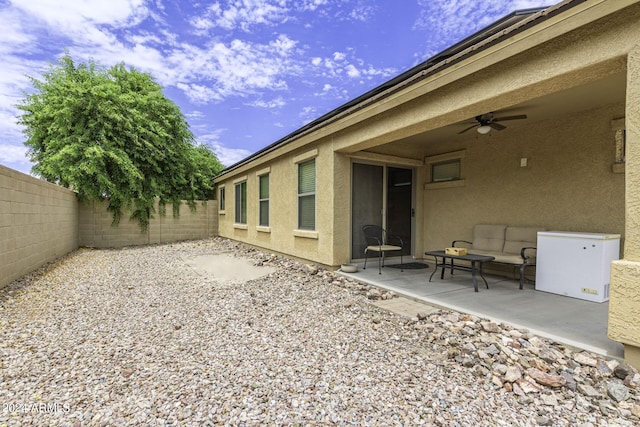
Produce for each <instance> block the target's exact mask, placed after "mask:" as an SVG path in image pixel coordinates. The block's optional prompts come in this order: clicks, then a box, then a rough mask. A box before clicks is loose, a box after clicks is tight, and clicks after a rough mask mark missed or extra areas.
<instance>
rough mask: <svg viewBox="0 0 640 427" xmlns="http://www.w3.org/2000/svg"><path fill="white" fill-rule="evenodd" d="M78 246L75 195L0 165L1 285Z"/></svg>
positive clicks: (0, 286)
mask: <svg viewBox="0 0 640 427" xmlns="http://www.w3.org/2000/svg"><path fill="white" fill-rule="evenodd" d="M77 248H78V201H77V198H76V194H75V193H74V192H73V191H71V190H68V189H66V188H62V187H59V186H57V185H54V184H51V183H48V182H45V181H42V180H40V179H37V178H34V177H32V176H29V175H26V174H23V173H21V172H18V171H15V170H13V169H9V168H7V167H4V166H1V165H0V288H2V287H4V286H6V285H7V284H9V283H11V282H12V281H14V280H16V279H18V278H19V277H21V276H23V275H25V274H27V273H29V272H31V271H33V270H35V269H37V268H38V267H40V266H42V265H44V264H46V263H47V262H50V261H53V260H55V259H56V258H59V257H61V256H63V255H65V254H67V253H69V252H72V251H74V250H76V249H77Z"/></svg>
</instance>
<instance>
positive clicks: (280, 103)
mask: <svg viewBox="0 0 640 427" xmlns="http://www.w3.org/2000/svg"><path fill="white" fill-rule="evenodd" d="M246 105H250V106H252V107H258V108H268V109H274V108H282V107H284V106H285V105H286V103H285V101H284V99H283V98H282V97H281V96H280V97H277V98H275V99H272V100H270V101H265V100H262V99H257V100H255V101H252V102H248V103H247V104H246Z"/></svg>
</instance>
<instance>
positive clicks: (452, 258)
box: [362, 224, 545, 292]
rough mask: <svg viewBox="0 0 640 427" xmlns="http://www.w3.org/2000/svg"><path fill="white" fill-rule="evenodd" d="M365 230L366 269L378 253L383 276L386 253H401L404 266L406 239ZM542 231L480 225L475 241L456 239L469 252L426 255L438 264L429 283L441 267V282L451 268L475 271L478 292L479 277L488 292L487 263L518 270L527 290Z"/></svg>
mask: <svg viewBox="0 0 640 427" xmlns="http://www.w3.org/2000/svg"><path fill="white" fill-rule="evenodd" d="M362 230H363V232H364V234H365V238H366V240H367V247H366V248H365V251H364V252H365V262H364V267H363V268H364V269H366V268H367V260H368V254H369V252H375V253H376V254H377V258H378V273H379V274H382V267H384V258H385V254H386V252H396V251H399V252H400V263H401V264H402V250H403V248H404V243H403V241H402V239H400V238H398V237H393V236H387V234H386V231H385V230H384V229H383V228H382V227H380V226H377V225H365V226H364V227H363V228H362ZM539 231H545V229H544V228H541V227H524V226H509V225H504V224H477V225H476V226H475V227H474V229H473V241H467V240H454V241H453V242H452V243H451V247H452V248H460V247H461V244H464V246H466V247H468V249H467V250H466V251H460V254H456V253H455V252H457V251H455V250H453V251H446V250H435V251H427V252H425V255H427V256H431V257H433V258H434V259H435V263H436V265H435V268H434V270H433V272H432V273H431V276H430V277H429V281H431V279H432V278H433V275H434V274H435V273H436V271H437V270H438V268H440V269H441V271H440V278H441V279H444V272H445V269H449V270H450V273H451V274H453V272H454V271H455V270H462V271H469V272H471V279H472V282H473V288H474V290H475V292H478V282H477V275H478V274H479V275H480V277H481V278H482V280H483V281H484V283H485V286H486V287H487V289H488V288H489V284H488V283H487V280H486V279H485V277H484V275H483V274H482V268H483V265H484V263H487V262H491V263H498V264H504V265H511V266H513V267H515V268H518V269H519V276H520V277H519V278H520V289H523V288H524V278H525V270H526V268H527V267H531V266H535V265H536V241H537V235H538V232H539ZM389 243H394V244H389ZM466 247H465V249H466Z"/></svg>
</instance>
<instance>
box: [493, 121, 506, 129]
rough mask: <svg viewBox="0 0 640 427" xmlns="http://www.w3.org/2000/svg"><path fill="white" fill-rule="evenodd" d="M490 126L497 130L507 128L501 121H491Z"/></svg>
mask: <svg viewBox="0 0 640 427" xmlns="http://www.w3.org/2000/svg"><path fill="white" fill-rule="evenodd" d="M489 126H490V127H491V129H495V130H504V129H506V128H507V127H506V126H504V125H501V124H500V123H494V122H491V123H489Z"/></svg>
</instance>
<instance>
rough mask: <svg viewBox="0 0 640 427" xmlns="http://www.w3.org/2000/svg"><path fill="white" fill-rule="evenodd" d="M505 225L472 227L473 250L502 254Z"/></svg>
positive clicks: (478, 225)
mask: <svg viewBox="0 0 640 427" xmlns="http://www.w3.org/2000/svg"><path fill="white" fill-rule="evenodd" d="M506 229H507V226H506V225H503V224H477V225H476V226H475V227H473V249H475V250H479V251H492V252H502V249H503V247H504V236H505V230H506Z"/></svg>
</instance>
